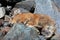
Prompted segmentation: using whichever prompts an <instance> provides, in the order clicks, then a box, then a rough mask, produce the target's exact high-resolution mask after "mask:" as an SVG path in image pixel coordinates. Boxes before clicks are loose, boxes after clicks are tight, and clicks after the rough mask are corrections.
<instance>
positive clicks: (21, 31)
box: [3, 24, 43, 40]
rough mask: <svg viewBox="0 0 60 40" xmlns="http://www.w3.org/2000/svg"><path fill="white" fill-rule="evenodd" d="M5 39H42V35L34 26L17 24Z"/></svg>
mask: <svg viewBox="0 0 60 40" xmlns="http://www.w3.org/2000/svg"><path fill="white" fill-rule="evenodd" d="M42 38H43V37H42ZM3 40H40V37H39V35H38V33H37V32H36V31H35V29H34V28H29V27H27V26H25V25H23V24H15V25H14V26H13V27H12V29H11V30H10V31H9V32H8V33H7V35H5V37H4V38H3Z"/></svg>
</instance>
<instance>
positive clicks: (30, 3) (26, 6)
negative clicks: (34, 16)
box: [15, 1, 35, 10]
mask: <svg viewBox="0 0 60 40" xmlns="http://www.w3.org/2000/svg"><path fill="white" fill-rule="evenodd" d="M15 7H16V8H24V9H26V10H30V9H31V8H32V7H35V2H34V1H22V2H18V3H17V4H16V5H15Z"/></svg>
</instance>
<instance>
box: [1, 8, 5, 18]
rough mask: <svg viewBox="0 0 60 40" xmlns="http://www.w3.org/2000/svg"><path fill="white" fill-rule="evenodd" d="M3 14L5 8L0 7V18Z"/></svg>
mask: <svg viewBox="0 0 60 40" xmlns="http://www.w3.org/2000/svg"><path fill="white" fill-rule="evenodd" d="M4 15H5V8H4V7H0V18H2V17H3V16H4Z"/></svg>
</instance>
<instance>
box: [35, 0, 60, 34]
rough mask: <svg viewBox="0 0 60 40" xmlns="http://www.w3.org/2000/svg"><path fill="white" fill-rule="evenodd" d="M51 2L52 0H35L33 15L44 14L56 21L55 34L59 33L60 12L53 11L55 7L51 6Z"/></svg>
mask: <svg viewBox="0 0 60 40" xmlns="http://www.w3.org/2000/svg"><path fill="white" fill-rule="evenodd" d="M56 1H57V0H56ZM52 2H53V1H52V0H35V3H36V8H35V13H40V14H46V15H49V16H51V18H53V19H54V20H55V21H56V29H57V31H56V32H57V33H60V12H59V11H58V10H57V11H56V10H55V9H54V7H56V6H53V5H52ZM59 2H60V1H59Z"/></svg>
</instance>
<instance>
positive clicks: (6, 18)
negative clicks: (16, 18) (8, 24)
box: [4, 15, 12, 21]
mask: <svg viewBox="0 0 60 40" xmlns="http://www.w3.org/2000/svg"><path fill="white" fill-rule="evenodd" d="M11 19H12V18H11V17H9V16H7V15H5V20H4V21H10V20H11Z"/></svg>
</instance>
